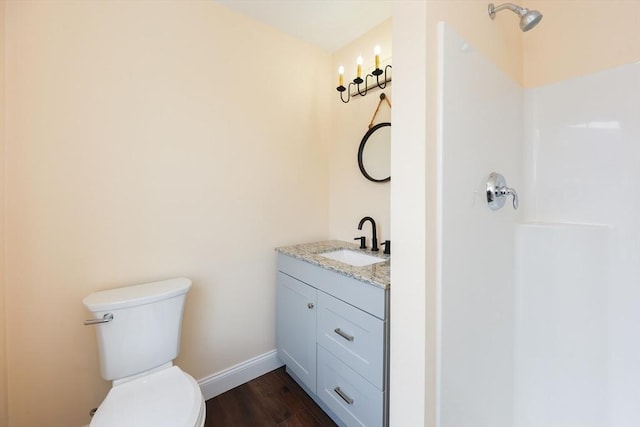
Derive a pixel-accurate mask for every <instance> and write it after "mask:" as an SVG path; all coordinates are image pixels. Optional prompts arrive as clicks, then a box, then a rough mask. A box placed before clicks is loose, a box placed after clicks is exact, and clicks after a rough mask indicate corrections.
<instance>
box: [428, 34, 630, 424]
mask: <svg viewBox="0 0 640 427" xmlns="http://www.w3.org/2000/svg"><path fill="white" fill-rule="evenodd" d="M439 30H440V36H441V37H440V40H441V44H440V53H439V61H440V67H441V68H440V82H439V83H440V84H439V87H440V88H441V93H440V94H439V105H440V109H439V114H438V116H439V119H440V123H439V126H440V134H439V136H440V139H439V144H440V145H439V153H440V156H441V158H440V159H439V164H440V165H441V167H442V169H441V176H440V179H441V182H440V185H439V188H440V192H441V193H440V196H439V197H440V199H439V205H440V206H441V211H440V218H441V224H440V230H441V233H442V234H441V236H440V242H441V248H440V249H441V254H442V262H441V267H440V268H441V270H440V275H439V292H440V294H439V299H440V302H439V316H438V318H439V321H440V325H439V337H440V338H439V340H440V341H439V350H440V351H439V379H438V380H439V402H438V408H439V418H440V424H439V425H440V426H441V427H459V426H471V425H472V426H474V427H483V426H487V427H489V426H490V427H514V426H515V427H539V426H545V427H574V426H580V427H631V426H638V425H640V364H639V363H638V360H639V359H638V357H639V355H640V340H638V338H637V334H638V325H640V310H639V309H638V307H639V303H640V287H639V286H638V283H639V280H640V279H639V278H640V221H639V220H638V215H639V214H638V213H639V212H640V192H638V191H637V186H638V183H639V182H640V143H639V141H640V63H634V64H629V65H625V66H621V67H616V68H611V69H608V70H605V71H601V72H598V73H594V74H590V75H586V76H582V77H578V78H573V79H570V80H564V81H561V82H558V83H555V84H551V85H547V86H541V87H537V88H534V89H527V90H523V89H522V88H521V87H520V85H519V84H517V83H514V82H513V81H511V80H510V79H509V78H508V77H506V76H505V75H504V74H502V72H501V71H500V70H498V69H497V68H496V67H495V66H494V65H493V64H492V63H491V62H489V61H488V60H487V59H486V58H485V57H484V56H483V55H481V54H479V53H477V52H476V51H475V50H474V48H473V47H472V46H470V45H469V44H468V43H467V42H465V40H463V39H462V38H461V37H459V36H458V35H457V34H456V33H455V32H454V31H453V30H452V29H451V28H448V27H447V26H446V25H444V24H440V28H439ZM492 171H497V172H500V173H502V174H503V175H504V176H505V178H506V179H507V183H508V185H509V186H511V187H514V188H515V189H516V190H518V193H519V195H520V198H521V203H520V208H519V210H518V211H514V210H513V208H512V207H511V205H510V200H509V201H507V204H506V205H505V207H504V208H502V209H501V210H499V211H495V212H494V211H490V210H489V209H488V207H487V205H486V201H485V194H484V192H485V187H484V181H485V179H486V176H487V175H488V174H489V173H490V172H492Z"/></svg>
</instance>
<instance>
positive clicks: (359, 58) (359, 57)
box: [356, 56, 362, 78]
mask: <svg viewBox="0 0 640 427" xmlns="http://www.w3.org/2000/svg"><path fill="white" fill-rule="evenodd" d="M356 63H357V64H358V68H357V72H356V76H357V77H358V78H360V77H362V56H358V59H357V60H356Z"/></svg>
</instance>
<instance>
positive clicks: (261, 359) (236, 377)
mask: <svg viewBox="0 0 640 427" xmlns="http://www.w3.org/2000/svg"><path fill="white" fill-rule="evenodd" d="M282 365H283V363H282V362H281V361H280V359H279V358H278V352H277V350H271V351H268V352H266V353H264V354H261V355H259V356H256V357H254V358H252V359H249V360H245V361H244V362H242V363H239V364H237V365H235V366H232V367H230V368H227V369H224V370H222V371H220V372H217V373H215V374H213V375H209V376H208V377H205V378H202V379H200V380H198V384H199V385H200V390H202V395H203V396H204V400H209V399H211V398H212V397H216V396H217V395H219V394H222V393H224V392H225V391H229V390H231V389H232V388H234V387H238V386H239V385H242V384H244V383H246V382H248V381H251V380H252V379H254V378H257V377H259V376H261V375H264V374H266V373H267V372H271V371H273V370H274V369H277V368H279V367H280V366H282Z"/></svg>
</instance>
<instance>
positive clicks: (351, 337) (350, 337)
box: [333, 328, 353, 341]
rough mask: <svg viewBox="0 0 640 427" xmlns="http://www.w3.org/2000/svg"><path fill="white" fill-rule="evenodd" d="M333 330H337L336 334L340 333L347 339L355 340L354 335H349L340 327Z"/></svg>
mask: <svg viewBox="0 0 640 427" xmlns="http://www.w3.org/2000/svg"><path fill="white" fill-rule="evenodd" d="M333 332H335V333H336V334H338V335H340V336H341V337H342V338H344V339H345V340H347V341H353V335H349V334H347V333H345V332H344V331H341V330H340V328H336V329H334V330H333Z"/></svg>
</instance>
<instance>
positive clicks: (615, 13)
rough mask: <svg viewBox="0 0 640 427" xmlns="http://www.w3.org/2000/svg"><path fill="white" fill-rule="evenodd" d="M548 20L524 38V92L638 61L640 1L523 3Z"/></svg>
mask: <svg viewBox="0 0 640 427" xmlns="http://www.w3.org/2000/svg"><path fill="white" fill-rule="evenodd" d="M524 5H525V6H526V7H528V8H531V9H538V10H540V12H542V13H543V15H544V18H543V20H542V22H541V23H540V24H539V26H538V28H536V29H535V31H530V32H528V33H527V34H526V36H525V37H524V42H523V46H524V57H523V79H524V86H525V87H537V86H542V85H545V84H549V83H554V82H557V81H560V80H565V79H570V78H574V77H578V76H582V75H586V74H591V73H595V72H597V71H601V70H605V69H608V68H613V67H617V66H620V65H624V64H630V63H633V62H637V61H640V26H639V25H640V24H639V23H640V1H638V0H607V1H602V0H600V1H598V0H580V1H575V0H525V1H524Z"/></svg>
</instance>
